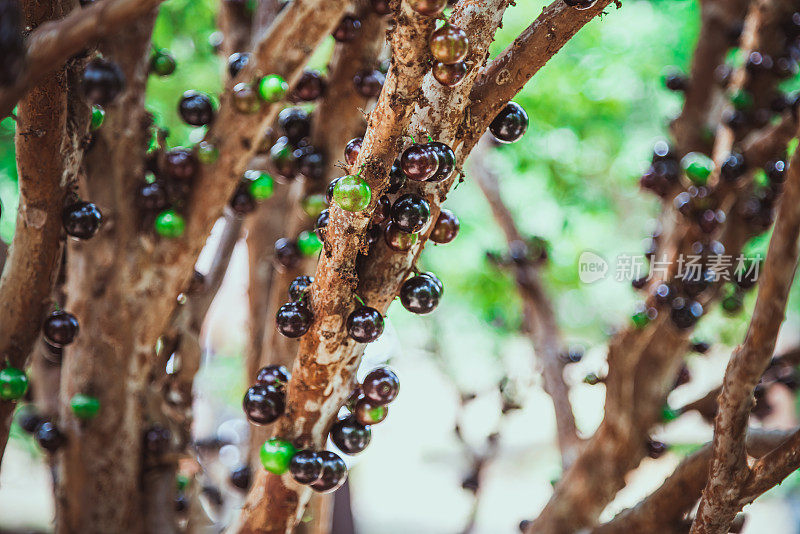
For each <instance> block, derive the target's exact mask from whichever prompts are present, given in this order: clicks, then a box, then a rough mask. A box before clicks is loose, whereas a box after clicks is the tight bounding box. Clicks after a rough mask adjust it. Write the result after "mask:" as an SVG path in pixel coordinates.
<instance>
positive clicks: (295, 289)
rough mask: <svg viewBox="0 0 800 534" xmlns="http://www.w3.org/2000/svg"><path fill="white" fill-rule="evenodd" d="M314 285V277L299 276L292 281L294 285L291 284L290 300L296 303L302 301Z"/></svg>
mask: <svg viewBox="0 0 800 534" xmlns="http://www.w3.org/2000/svg"><path fill="white" fill-rule="evenodd" d="M313 283H314V277H313V276H298V277H297V278H295V279H294V280H292V283H291V284H289V298H290V299H291V301H292V302H294V301H297V300H300V299H301V298H302V297H303V295H305V294H306V292H307V291H308V289H309V288H310V287H311V284H313Z"/></svg>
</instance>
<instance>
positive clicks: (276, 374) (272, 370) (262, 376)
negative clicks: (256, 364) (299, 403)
mask: <svg viewBox="0 0 800 534" xmlns="http://www.w3.org/2000/svg"><path fill="white" fill-rule="evenodd" d="M291 378H292V374H291V373H290V372H289V370H288V369H286V367H284V366H283V365H276V364H273V365H267V366H266V367H262V368H261V369H259V370H258V374H256V385H259V386H272V387H274V388H275V389H277V390H278V391H281V392H282V391H284V390H285V389H286V384H288V383H289V380H291Z"/></svg>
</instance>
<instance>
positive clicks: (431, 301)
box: [400, 275, 441, 314]
mask: <svg viewBox="0 0 800 534" xmlns="http://www.w3.org/2000/svg"><path fill="white" fill-rule="evenodd" d="M440 298H441V290H440V289H439V287H438V286H437V285H436V284H435V283H434V282H433V280H431V279H430V278H429V277H427V276H419V275H418V276H414V277H413V278H409V279H408V280H406V281H405V282H403V285H402V286H401V287H400V302H401V303H402V304H403V307H404V308H405V309H407V310H408V311H410V312H411V313H417V314H426V313H431V312H432V311H433V310H435V309H436V306H438V305H439V299H440Z"/></svg>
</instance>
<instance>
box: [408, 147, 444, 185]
mask: <svg viewBox="0 0 800 534" xmlns="http://www.w3.org/2000/svg"><path fill="white" fill-rule="evenodd" d="M400 165H401V168H402V169H403V172H404V173H405V175H406V176H407V177H408V178H410V179H412V180H416V181H418V182H424V181H426V180H428V179H429V178H431V177H432V176H433V175H435V174H436V171H438V170H439V157H438V156H437V154H436V152H435V151H434V149H433V148H431V146H430V145H428V144H422V145H420V144H414V145H411V146H410V147H408V148H407V149H405V151H404V152H403V155H402V156H400Z"/></svg>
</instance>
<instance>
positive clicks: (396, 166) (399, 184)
mask: <svg viewBox="0 0 800 534" xmlns="http://www.w3.org/2000/svg"><path fill="white" fill-rule="evenodd" d="M406 180H407V177H406V173H404V172H403V167H402V166H401V165H400V160H397V159H396V160H394V162H393V163H392V170H391V171H390V172H389V188H388V189H387V190H386V193H387V194H389V195H394V194H395V193H398V192H399V191H400V190H401V189H402V188H403V186H404V185H406Z"/></svg>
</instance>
